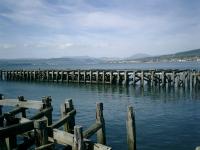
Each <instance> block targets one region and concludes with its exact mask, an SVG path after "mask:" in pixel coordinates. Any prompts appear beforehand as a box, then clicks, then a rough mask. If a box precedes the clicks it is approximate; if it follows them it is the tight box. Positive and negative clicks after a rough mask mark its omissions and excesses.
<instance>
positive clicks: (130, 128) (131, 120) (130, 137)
mask: <svg viewBox="0 0 200 150" xmlns="http://www.w3.org/2000/svg"><path fill="white" fill-rule="evenodd" d="M126 128H127V143H128V150H136V129H135V114H134V112H133V107H132V106H128V114H127V120H126Z"/></svg>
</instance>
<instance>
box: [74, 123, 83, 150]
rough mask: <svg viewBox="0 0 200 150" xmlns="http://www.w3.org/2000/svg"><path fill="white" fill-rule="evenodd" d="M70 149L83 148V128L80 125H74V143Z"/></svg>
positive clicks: (80, 149)
mask: <svg viewBox="0 0 200 150" xmlns="http://www.w3.org/2000/svg"><path fill="white" fill-rule="evenodd" d="M72 150H85V146H84V141H83V128H82V127H81V126H74V145H73V146H72Z"/></svg>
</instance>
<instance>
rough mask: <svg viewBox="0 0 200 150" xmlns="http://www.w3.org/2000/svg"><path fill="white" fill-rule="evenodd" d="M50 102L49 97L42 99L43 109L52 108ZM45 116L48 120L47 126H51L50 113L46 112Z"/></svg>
mask: <svg viewBox="0 0 200 150" xmlns="http://www.w3.org/2000/svg"><path fill="white" fill-rule="evenodd" d="M51 101H52V99H51V97H50V96H45V97H42V102H43V109H46V108H50V107H52V106H51ZM45 116H46V117H47V119H48V126H49V125H51V124H52V111H48V113H46V114H45Z"/></svg>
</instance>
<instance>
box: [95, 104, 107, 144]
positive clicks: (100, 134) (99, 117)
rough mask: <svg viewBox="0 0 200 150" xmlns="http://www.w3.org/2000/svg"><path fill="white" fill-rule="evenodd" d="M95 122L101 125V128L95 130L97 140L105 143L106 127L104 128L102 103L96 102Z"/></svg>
mask: <svg viewBox="0 0 200 150" xmlns="http://www.w3.org/2000/svg"><path fill="white" fill-rule="evenodd" d="M96 123H100V124H101V125H102V127H101V129H99V130H98V131H97V142H98V143H100V144H104V145H105V144H106V129H105V121H104V117H103V103H97V106H96Z"/></svg>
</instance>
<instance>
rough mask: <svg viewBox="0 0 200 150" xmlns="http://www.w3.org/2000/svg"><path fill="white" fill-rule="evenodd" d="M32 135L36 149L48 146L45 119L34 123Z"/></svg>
mask: <svg viewBox="0 0 200 150" xmlns="http://www.w3.org/2000/svg"><path fill="white" fill-rule="evenodd" d="M34 133H35V145H36V147H40V146H42V145H46V144H48V131H47V118H42V119H39V120H35V121H34Z"/></svg>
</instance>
